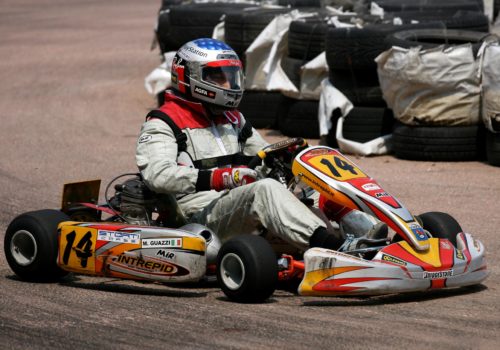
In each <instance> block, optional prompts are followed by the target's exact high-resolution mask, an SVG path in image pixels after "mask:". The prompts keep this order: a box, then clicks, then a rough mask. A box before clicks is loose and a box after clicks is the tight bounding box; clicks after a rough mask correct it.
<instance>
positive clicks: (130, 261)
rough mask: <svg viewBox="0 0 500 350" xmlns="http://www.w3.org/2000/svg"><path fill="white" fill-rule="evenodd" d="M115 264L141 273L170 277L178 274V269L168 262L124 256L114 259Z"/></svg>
mask: <svg viewBox="0 0 500 350" xmlns="http://www.w3.org/2000/svg"><path fill="white" fill-rule="evenodd" d="M113 264H114V265H116V266H119V265H123V266H126V267H128V268H130V269H132V270H135V271H139V272H148V273H164V274H168V275H173V274H175V273H176V272H177V267H176V266H175V265H172V264H169V263H167V262H163V261H160V260H150V259H147V258H146V259H144V258H141V257H138V256H126V255H123V254H122V255H118V256H117V257H114V258H113Z"/></svg>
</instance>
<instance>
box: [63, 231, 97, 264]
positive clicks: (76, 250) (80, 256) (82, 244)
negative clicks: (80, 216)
mask: <svg viewBox="0 0 500 350" xmlns="http://www.w3.org/2000/svg"><path fill="white" fill-rule="evenodd" d="M96 237H97V230H96V229H93V228H89V227H77V226H63V227H62V229H61V235H60V237H59V265H60V266H62V267H64V268H65V269H66V270H70V271H75V272H83V271H88V272H95V246H96Z"/></svg>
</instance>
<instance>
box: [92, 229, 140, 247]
mask: <svg viewBox="0 0 500 350" xmlns="http://www.w3.org/2000/svg"><path fill="white" fill-rule="evenodd" d="M140 239H141V235H140V234H138V233H130V232H120V231H108V230H98V231H97V240H99V241H108V242H116V243H131V244H139V243H140Z"/></svg>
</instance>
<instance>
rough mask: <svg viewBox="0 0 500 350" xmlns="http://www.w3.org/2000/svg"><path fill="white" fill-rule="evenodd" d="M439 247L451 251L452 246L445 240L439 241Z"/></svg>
mask: <svg viewBox="0 0 500 350" xmlns="http://www.w3.org/2000/svg"><path fill="white" fill-rule="evenodd" d="M439 245H440V246H441V248H443V249H448V250H450V249H451V244H450V243H449V242H448V241H443V240H440V241H439Z"/></svg>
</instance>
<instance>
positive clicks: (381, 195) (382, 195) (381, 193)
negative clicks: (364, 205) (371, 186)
mask: <svg viewBox="0 0 500 350" xmlns="http://www.w3.org/2000/svg"><path fill="white" fill-rule="evenodd" d="M375 197H377V198H380V197H389V193H387V192H378V193H375Z"/></svg>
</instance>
